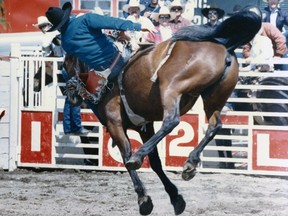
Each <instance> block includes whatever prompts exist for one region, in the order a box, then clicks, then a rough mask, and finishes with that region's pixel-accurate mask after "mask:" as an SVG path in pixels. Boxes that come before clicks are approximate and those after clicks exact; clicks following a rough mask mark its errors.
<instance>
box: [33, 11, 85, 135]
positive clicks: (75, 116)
mask: <svg viewBox="0 0 288 216" xmlns="http://www.w3.org/2000/svg"><path fill="white" fill-rule="evenodd" d="M37 20H38V23H37V24H33V26H35V27H37V28H39V29H40V30H41V31H42V32H43V34H44V35H45V37H44V40H43V43H42V47H43V50H44V51H45V56H48V55H49V54H50V53H51V52H52V51H53V52H54V55H55V56H57V57H64V51H63V49H62V47H61V42H60V41H59V38H57V36H59V34H60V32H58V31H54V32H47V31H48V30H49V29H50V28H51V27H52V24H51V23H50V22H49V21H48V19H47V18H46V17H45V16H40V17H38V19H37ZM55 41H56V42H55ZM60 69H62V74H63V77H64V79H65V80H66V81H67V80H68V78H67V73H66V71H65V70H64V68H62V65H61V67H60ZM80 110H81V108H80V106H77V107H73V106H71V104H70V102H69V100H68V99H67V97H66V99H65V103H64V109H63V130H64V133H65V134H75V135H84V134H87V133H89V131H88V130H86V129H85V128H83V127H82V123H81V113H80Z"/></svg>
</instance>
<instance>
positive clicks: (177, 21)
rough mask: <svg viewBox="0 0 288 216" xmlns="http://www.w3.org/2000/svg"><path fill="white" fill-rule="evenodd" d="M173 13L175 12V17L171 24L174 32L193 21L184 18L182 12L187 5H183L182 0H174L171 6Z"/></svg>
mask: <svg viewBox="0 0 288 216" xmlns="http://www.w3.org/2000/svg"><path fill="white" fill-rule="evenodd" d="M169 9H170V12H171V14H173V13H174V15H173V16H175V18H174V19H173V20H171V21H170V22H169V25H170V26H171V28H172V31H173V33H175V32H177V31H178V30H179V29H181V28H183V27H185V26H189V25H191V23H192V22H191V21H190V20H188V19H186V18H184V17H183V16H182V13H183V12H184V10H185V6H184V5H182V3H181V1H180V0H174V1H173V2H172V3H171V4H170V6H169Z"/></svg>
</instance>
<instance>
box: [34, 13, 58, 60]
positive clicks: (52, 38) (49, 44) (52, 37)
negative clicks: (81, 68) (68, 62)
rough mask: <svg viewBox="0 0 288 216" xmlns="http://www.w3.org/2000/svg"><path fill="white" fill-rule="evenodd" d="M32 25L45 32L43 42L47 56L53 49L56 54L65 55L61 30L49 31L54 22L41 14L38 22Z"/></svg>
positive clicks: (44, 52)
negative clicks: (61, 40)
mask: <svg viewBox="0 0 288 216" xmlns="http://www.w3.org/2000/svg"><path fill="white" fill-rule="evenodd" d="M32 25H33V26H34V27H36V28H38V29H39V30H40V31H41V32H42V33H43V37H42V42H41V43H42V44H41V45H42V50H43V56H45V57H47V56H49V55H50V54H51V52H52V51H53V52H54V55H55V56H58V57H63V56H64V52H63V49H62V48H61V46H60V43H59V35H60V32H58V31H54V32H47V31H48V30H49V29H50V28H51V27H52V24H51V23H50V22H49V20H48V19H47V17H45V16H39V17H38V18H37V23H36V24H32Z"/></svg>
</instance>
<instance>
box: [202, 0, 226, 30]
mask: <svg viewBox="0 0 288 216" xmlns="http://www.w3.org/2000/svg"><path fill="white" fill-rule="evenodd" d="M201 13H202V15H203V16H204V17H206V18H207V19H208V22H207V23H206V24H204V26H207V27H211V28H215V27H216V26H218V25H219V24H220V21H219V20H220V19H222V18H223V16H224V15H225V12H224V10H222V9H220V8H218V7H217V6H216V4H214V3H212V4H211V5H210V7H207V8H203V9H202V10H201Z"/></svg>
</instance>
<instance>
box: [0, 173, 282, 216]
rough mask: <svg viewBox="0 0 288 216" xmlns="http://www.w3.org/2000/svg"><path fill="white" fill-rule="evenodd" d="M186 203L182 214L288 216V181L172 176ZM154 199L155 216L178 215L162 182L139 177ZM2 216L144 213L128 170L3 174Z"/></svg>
mask: <svg viewBox="0 0 288 216" xmlns="http://www.w3.org/2000/svg"><path fill="white" fill-rule="evenodd" d="M167 174H168V177H169V178H170V179H171V180H172V181H173V182H174V183H175V184H176V185H177V186H178V189H179V192H180V194H182V195H183V197H184V199H185V201H186V209H185V211H184V213H183V214H182V215H185V216H186V215H187V216H188V215H189V216H192V215H195V216H196V215H197V216H198V215H203V216H204V215H205V216H212V215H213V216H214V215H215V216H222V215H225V216H227V215H229V216H230V215H231V216H232V215H241V216H243V215H244V216H250V215H251V216H252V215H253V216H259V215H260V216H268V215H269V216H286V215H287V213H288V180H287V178H276V177H260V176H256V177H255V176H253V177H252V176H245V175H232V174H201V173H197V175H196V176H195V178H194V179H192V180H191V181H183V180H182V179H181V174H180V173H176V174H175V173H171V172H168V173H167ZM140 178H141V179H142V180H143V183H144V184H145V185H146V189H147V193H148V194H149V195H150V196H151V198H152V201H153V203H154V209H153V211H152V213H151V215H159V216H169V215H174V212H173V207H172V205H171V204H170V200H169V197H168V195H167V194H166V192H165V190H164V188H163V186H162V184H161V183H160V180H159V179H158V178H157V176H156V175H155V174H154V173H140ZM0 215H5V216H6V215H7V216H14V215H15V216H16V215H17V216H22V215H29V216H34V215H41V216H42V215H44V216H46V215H47V216H48V215H49V216H52V215H55V216H56V215H57V216H62V215H63V216H64V215H65V216H66V215H77V216H80V215H93V216H98V215H99V216H103V215H109V216H110V215H113V216H118V215H125V216H132V215H133V216H134V215H139V211H138V204H137V195H136V193H135V192H134V189H133V185H132V182H131V180H130V177H129V175H128V173H127V172H124V173H120V172H117V173H113V172H95V171H93V172H83V171H75V170H64V171H41V172H35V171H29V170H21V169H18V170H16V171H14V172H6V171H0Z"/></svg>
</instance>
